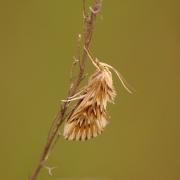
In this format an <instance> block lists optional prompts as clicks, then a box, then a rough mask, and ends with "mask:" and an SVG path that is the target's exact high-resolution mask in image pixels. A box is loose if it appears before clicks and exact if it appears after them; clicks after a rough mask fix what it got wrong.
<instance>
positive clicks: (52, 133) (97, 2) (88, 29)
mask: <svg viewBox="0 0 180 180" xmlns="http://www.w3.org/2000/svg"><path fill="white" fill-rule="evenodd" d="M85 5H86V4H85V0H83V13H84V45H83V47H86V48H87V49H88V48H89V46H90V43H91V39H92V33H93V29H94V23H95V20H96V16H97V13H98V12H99V11H100V8H101V0H94V3H93V6H92V10H93V11H91V13H90V15H88V14H87V13H86V12H85V11H86V8H85ZM86 60H87V53H86V51H85V50H84V49H83V53H82V56H81V58H80V59H79V61H80V70H79V74H78V76H77V78H76V80H75V81H74V82H73V83H72V84H71V85H70V88H69V90H68V96H67V99H69V97H72V96H73V95H74V94H75V93H76V91H77V90H78V88H79V85H80V83H81V81H82V79H83V78H84V71H85V64H86ZM69 103H70V102H67V101H66V102H64V103H63V104H62V105H61V106H60V109H59V111H58V113H57V116H56V118H55V119H54V121H53V123H52V126H51V128H50V130H49V134H48V139H47V142H46V144H45V147H44V150H43V152H42V154H41V157H40V159H39V162H38V164H37V167H36V168H35V170H34V173H33V174H32V176H31V177H30V178H29V180H36V178H37V176H38V175H39V172H40V170H41V169H42V167H44V164H45V162H46V160H47V158H48V154H49V151H50V150H51V147H52V145H53V142H54V140H55V141H56V137H57V134H58V132H59V127H60V126H61V124H62V123H63V121H64V119H65V116H66V112H67V109H68V106H69Z"/></svg>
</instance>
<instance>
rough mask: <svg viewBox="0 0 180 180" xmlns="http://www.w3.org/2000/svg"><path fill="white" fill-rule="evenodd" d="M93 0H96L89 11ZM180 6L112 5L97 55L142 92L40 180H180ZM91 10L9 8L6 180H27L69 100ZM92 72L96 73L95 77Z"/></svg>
mask: <svg viewBox="0 0 180 180" xmlns="http://www.w3.org/2000/svg"><path fill="white" fill-rule="evenodd" d="M90 2H91V1H90V0H89V3H90ZM179 5H180V4H179V1H178V0H171V1H168V0H151V1H143V0H137V1H134V0H121V1H110V0H107V1H106V0H104V1H103V9H102V12H101V15H100V17H99V18H98V20H97V24H96V31H95V34H94V37H93V42H92V51H93V54H95V55H96V56H97V57H99V58H100V59H102V60H103V61H105V62H107V63H109V64H111V65H113V66H114V67H116V69H118V70H119V71H120V72H121V73H122V74H123V76H124V77H125V78H126V79H127V81H128V82H129V83H130V84H131V85H132V86H133V87H134V88H135V89H136V92H135V93H134V94H133V95H129V94H128V93H126V92H125V90H124V89H123V88H122V86H121V84H120V82H119V81H118V79H117V77H115V76H114V81H115V86H116V89H117V92H118V97H117V99H116V104H115V105H110V106H109V113H110V115H111V123H110V124H109V126H108V127H107V128H106V130H105V132H104V133H103V135H101V136H99V137H98V138H96V139H94V140H91V141H88V142H85V143H81V142H67V141H65V140H63V139H61V140H60V141H59V142H58V144H57V146H56V148H55V150H54V152H53V154H52V155H51V157H50V159H49V161H48V163H47V165H49V166H57V167H58V169H56V170H55V171H54V176H53V177H50V176H48V173H47V171H46V170H44V169H43V170H42V172H41V174H40V176H39V177H38V180H50V179H52V180H60V179H72V180H74V179H83V180H86V179H91V180H95V179H108V180H120V179H122V180H179V179H180V142H179V138H180V122H179V120H180V113H179V111H180V110H179V107H180V103H179V101H180V85H179V80H180V69H179V66H180V23H179V17H180V11H179ZM79 32H82V1H81V0H76V1H60V0H53V1H47V0H45V1H42V0H39V1H35V0H32V1H22V0H16V1H13V0H6V1H1V2H0V82H1V92H0V99H1V101H0V120H1V125H0V138H1V148H0V156H1V162H0V170H1V173H0V179H4V180H12V179H13V180H25V179H27V178H28V176H29V175H30V174H31V173H32V171H33V169H34V167H35V165H36V164H37V160H38V159H39V155H40V153H41V151H42V148H43V146H44V143H45V140H46V137H47V132H48V129H49V126H50V125H51V122H52V120H53V118H54V116H55V115H56V112H57V110H58V107H59V104H60V100H61V99H64V97H65V96H66V92H67V88H68V84H69V73H70V67H71V64H72V57H73V56H74V55H75V53H76V44H77V43H76V39H77V34H78V33H79ZM92 69H93V68H92V65H90V64H88V68H87V72H88V71H91V70H92Z"/></svg>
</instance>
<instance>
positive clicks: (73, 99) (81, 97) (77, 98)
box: [61, 95, 85, 102]
mask: <svg viewBox="0 0 180 180" xmlns="http://www.w3.org/2000/svg"><path fill="white" fill-rule="evenodd" d="M84 97H85V95H81V96H79V97H76V98H72V99H67V100H61V101H62V102H71V101H76V100H79V99H83V98H84Z"/></svg>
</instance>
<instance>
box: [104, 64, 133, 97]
mask: <svg viewBox="0 0 180 180" xmlns="http://www.w3.org/2000/svg"><path fill="white" fill-rule="evenodd" d="M104 65H105V66H107V67H108V68H110V69H112V70H113V71H114V72H115V73H116V75H117V76H118V78H119V80H120V81H121V83H122V85H123V87H124V89H125V90H126V91H127V92H128V93H130V94H132V91H131V90H130V89H129V88H128V86H129V85H128V83H127V81H126V80H125V78H124V77H123V76H122V74H121V73H120V72H119V71H118V70H116V69H115V68H114V67H112V66H110V65H109V64H105V63H104Z"/></svg>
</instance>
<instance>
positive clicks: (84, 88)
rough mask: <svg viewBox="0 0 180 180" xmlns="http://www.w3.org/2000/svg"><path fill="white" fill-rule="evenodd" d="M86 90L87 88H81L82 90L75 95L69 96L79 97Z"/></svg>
mask: <svg viewBox="0 0 180 180" xmlns="http://www.w3.org/2000/svg"><path fill="white" fill-rule="evenodd" d="M84 90H85V88H83V89H82V90H80V91H79V92H78V93H76V94H75V95H73V96H71V97H69V98H68V99H72V98H75V97H77V96H78V95H80V94H81V93H83V92H84Z"/></svg>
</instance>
